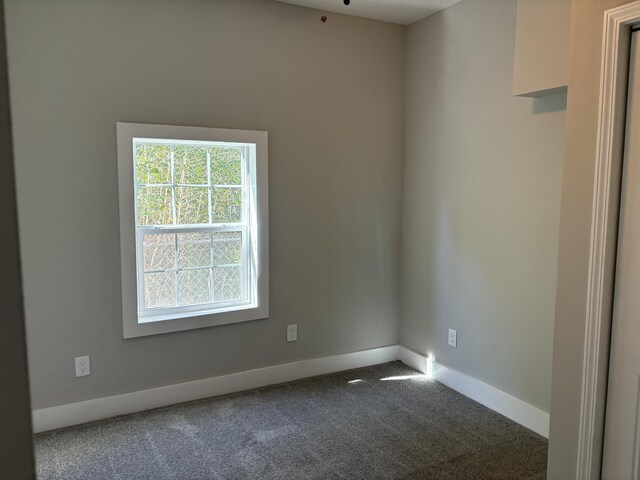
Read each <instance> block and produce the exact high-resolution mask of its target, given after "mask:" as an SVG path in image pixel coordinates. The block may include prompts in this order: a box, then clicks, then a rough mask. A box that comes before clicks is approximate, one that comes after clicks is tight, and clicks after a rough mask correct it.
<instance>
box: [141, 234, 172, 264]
mask: <svg viewBox="0 0 640 480" xmlns="http://www.w3.org/2000/svg"><path fill="white" fill-rule="evenodd" d="M175 241H176V237H175V235H166V234H157V235H156V234H148V235H145V236H144V240H143V248H144V271H145V272H148V271H153V270H169V269H172V268H176V244H175Z"/></svg>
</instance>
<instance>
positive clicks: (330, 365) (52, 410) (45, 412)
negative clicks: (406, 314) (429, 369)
mask: <svg viewBox="0 0 640 480" xmlns="http://www.w3.org/2000/svg"><path fill="white" fill-rule="evenodd" d="M397 352H398V346H397V345H391V346H388V347H380V348H373V349H370V350H363V351H361V352H354V353H345V354H341V355H333V356H329V357H322V358H314V359H311V360H302V361H299V362H292V363H285V364H282V365H274V366H271V367H265V368H258V369H255V370H248V371H246V372H240V373H233V374H230V375H223V376H220V377H213V378H206V379H203V380H195V381H192V382H186V383H179V384H176V385H167V386H164V387H158V388H152V389H149V390H141V391H138V392H131V393H125V394H122V395H113V396H110V397H103V398H95V399H92V400H85V401H83V402H77V403H70V404H66V405H59V406H54V407H48V408H42V409H39V410H34V411H33V430H34V432H36V433H40V432H45V431H47V430H55V429H57V428H62V427H69V426H71V425H79V424H81V423H87V422H93V421H96V420H101V419H105V418H110V417H115V416H118V415H126V414H129V413H135V412H141V411H144V410H149V409H153V408H158V407H165V406H168V405H174V404H177V403H182V402H189V401H193V400H199V399H202V398H207V397H213V396H216V395H225V394H228V393H234V392H240V391H243V390H249V389H252V388H259V387H264V386H267V385H276V384H279V383H284V382H290V381H293V380H299V379H301V378H307V377H313V376H316V375H324V374H327V373H333V372H339V371H342V370H349V369H352V368H360V367H367V366H369V365H377V364H380V363H386V362H392V361H394V360H396V359H397V358H398V353H397Z"/></svg>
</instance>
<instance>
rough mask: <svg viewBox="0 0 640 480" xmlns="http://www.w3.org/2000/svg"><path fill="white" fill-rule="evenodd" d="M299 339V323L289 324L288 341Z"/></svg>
mask: <svg viewBox="0 0 640 480" xmlns="http://www.w3.org/2000/svg"><path fill="white" fill-rule="evenodd" d="M297 340H298V325H287V342H295V341H297Z"/></svg>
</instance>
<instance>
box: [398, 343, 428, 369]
mask: <svg viewBox="0 0 640 480" xmlns="http://www.w3.org/2000/svg"><path fill="white" fill-rule="evenodd" d="M398 360H400V361H401V362H402V363H404V364H405V365H407V366H409V367H411V368H415V369H416V370H418V371H419V372H422V373H424V374H425V375H426V374H427V373H428V369H427V360H428V359H427V357H425V356H424V355H420V354H419V353H416V352H414V351H413V350H411V349H409V348H407V347H404V346H402V345H398Z"/></svg>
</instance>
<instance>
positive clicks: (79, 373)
mask: <svg viewBox="0 0 640 480" xmlns="http://www.w3.org/2000/svg"><path fill="white" fill-rule="evenodd" d="M87 375H91V359H90V358H89V355H87V356H86V357H76V377H86V376H87Z"/></svg>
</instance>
